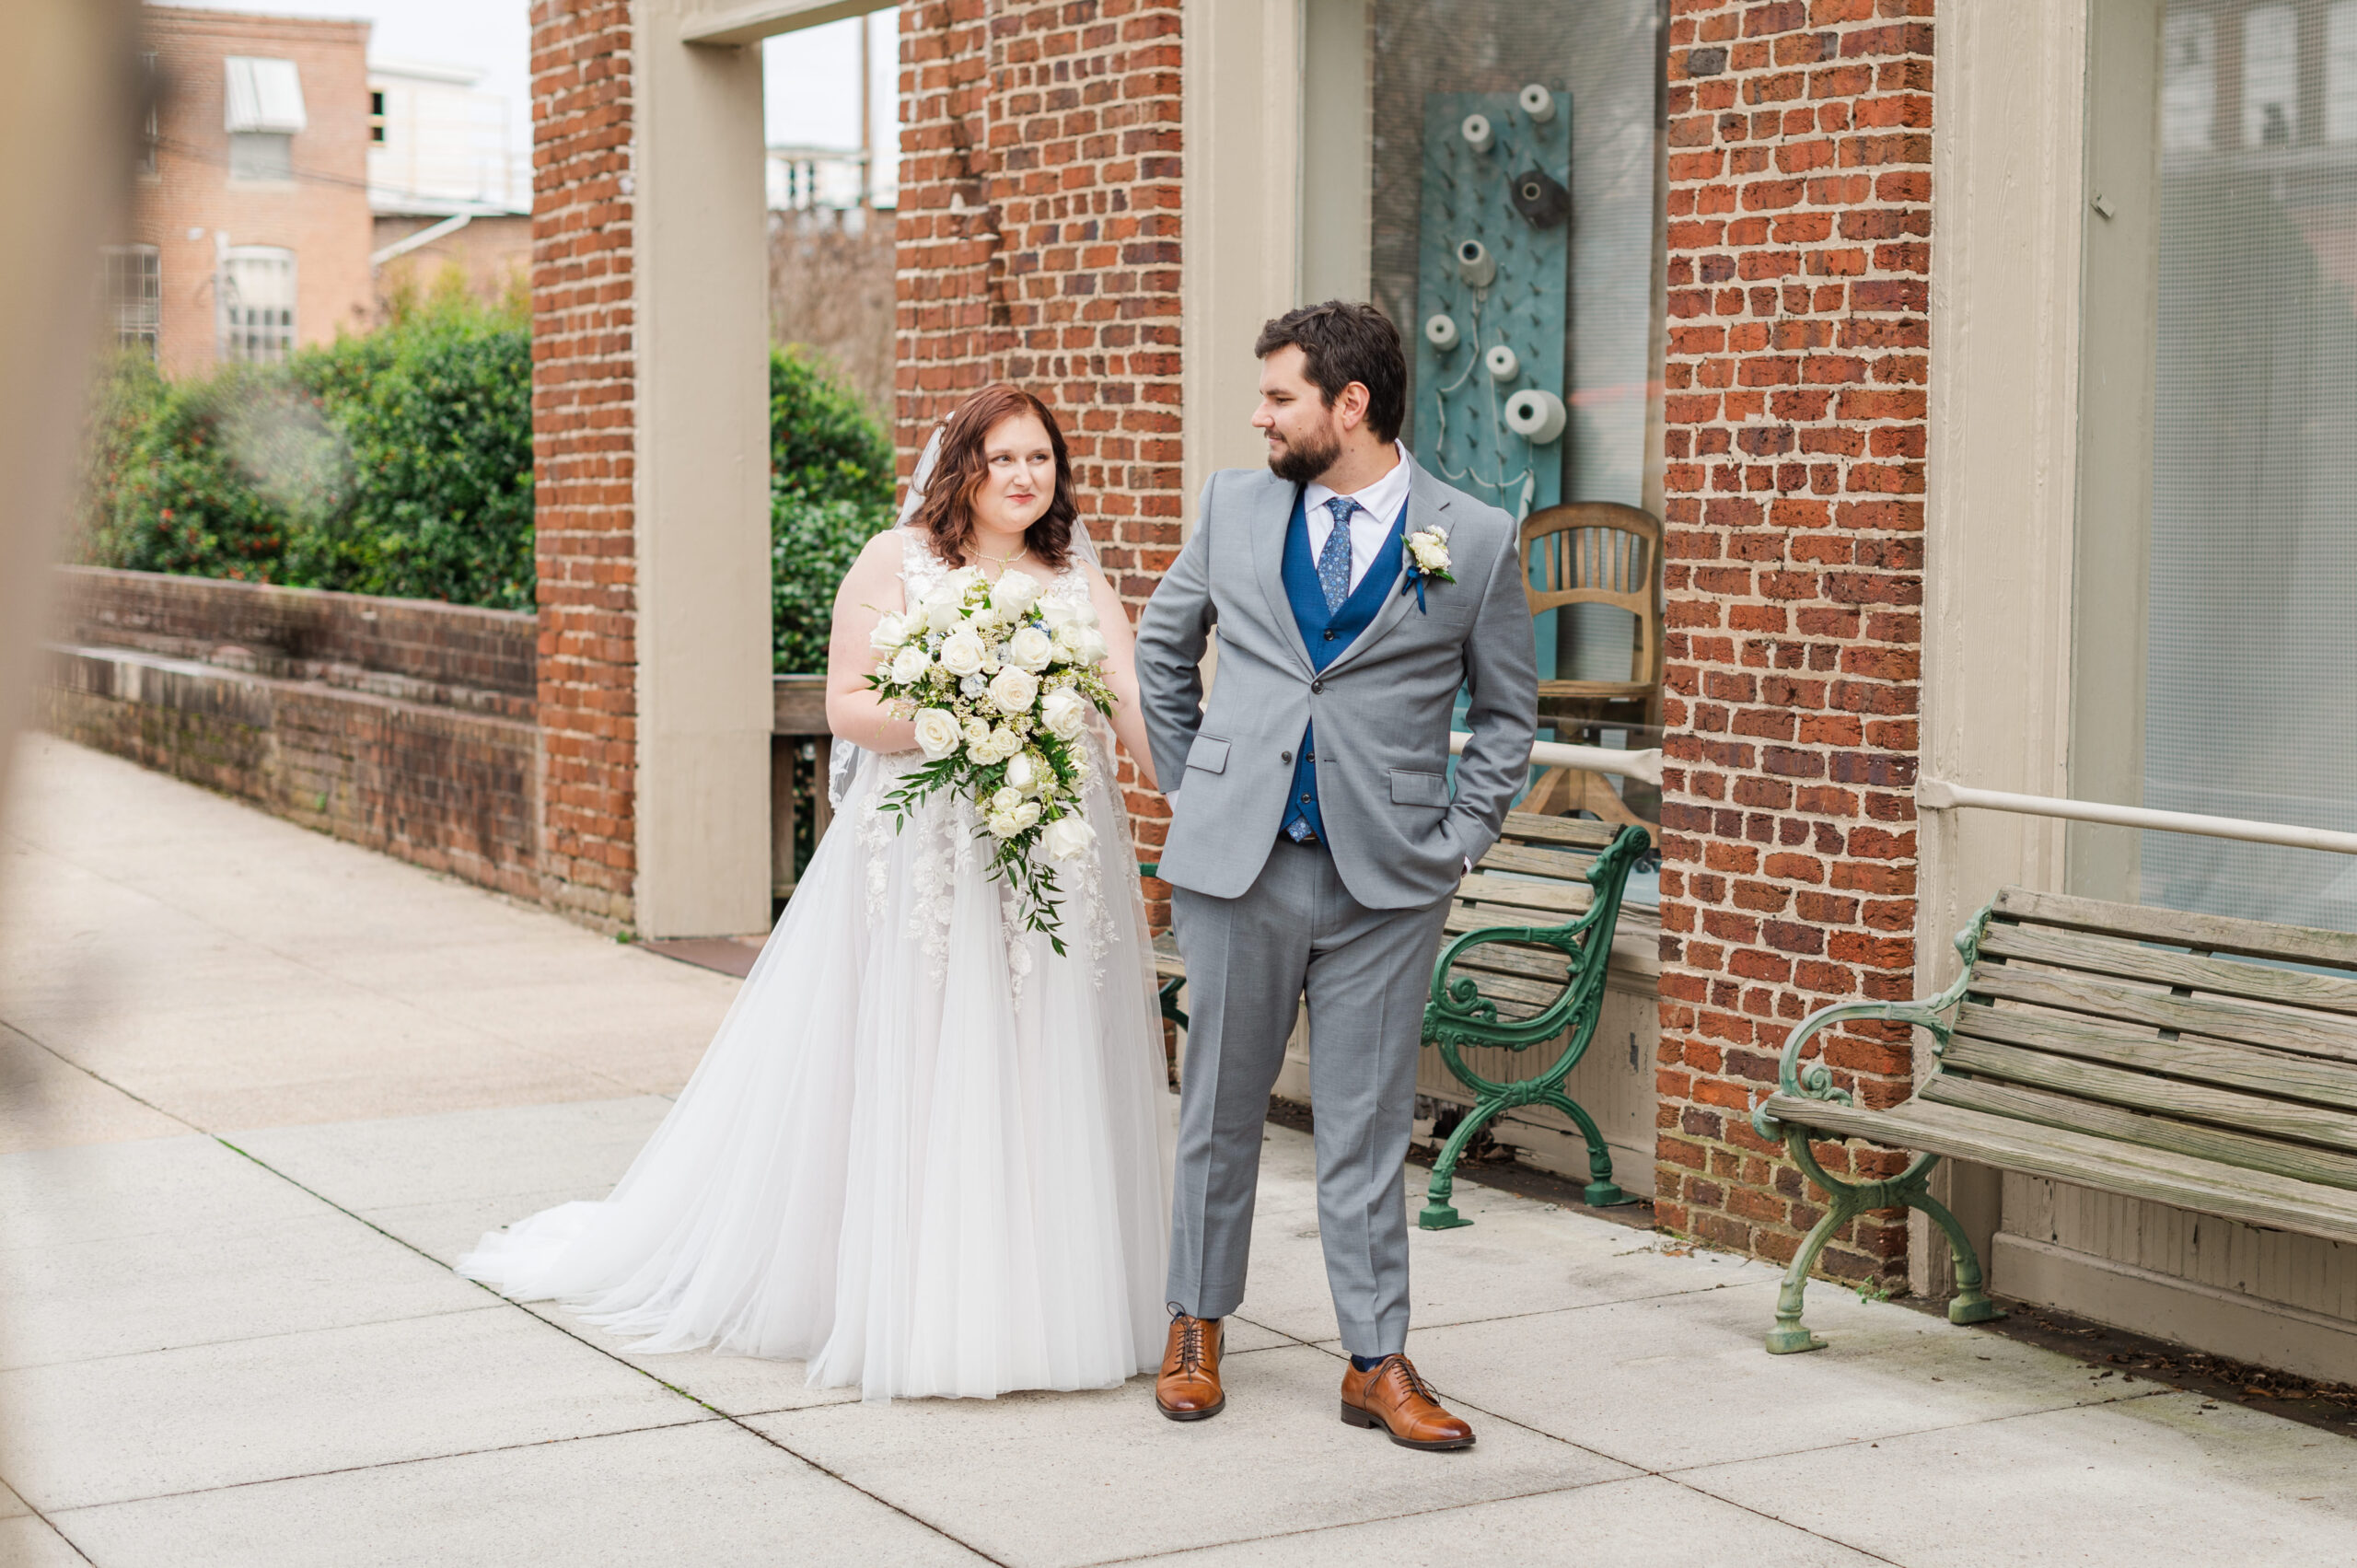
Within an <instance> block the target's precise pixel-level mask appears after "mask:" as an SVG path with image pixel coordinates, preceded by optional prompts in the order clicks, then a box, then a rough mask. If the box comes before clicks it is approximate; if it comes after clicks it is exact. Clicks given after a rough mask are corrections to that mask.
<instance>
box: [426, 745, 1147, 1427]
mask: <svg viewBox="0 0 2357 1568" xmlns="http://www.w3.org/2000/svg"><path fill="white" fill-rule="evenodd" d="M1091 749H1092V751H1093V752H1094V753H1095V761H1096V762H1097V778H1098V779H1099V780H1102V779H1105V778H1108V777H1109V776H1110V773H1109V769H1108V768H1107V766H1106V760H1105V754H1104V749H1103V747H1102V745H1101V744H1100V743H1096V742H1092V745H1091ZM915 761H917V759H915V758H913V757H912V756H900V757H870V758H867V759H865V761H863V762H862V763H861V765H860V768H859V770H858V772H857V773H856V774H855V775H854V776H853V781H852V784H851V785H850V787H849V789H848V790H847V791H846V793H845V797H844V800H843V803H842V809H841V811H840V813H839V815H838V816H837V818H836V819H835V822H834V825H833V826H832V828H830V830H829V831H828V833H827V834H826V836H825V838H824V839H823V840H822V841H821V842H820V844H819V849H818V852H817V854H814V855H813V856H812V859H811V863H810V866H809V870H808V873H807V875H806V876H805V877H803V879H802V881H801V883H800V885H799V887H798V888H797V889H796V890H795V894H794V897H793V899H792V900H791V901H790V902H789V903H788V904H787V906H786V911H785V913H784V917H783V918H782V919H781V920H780V921H779V922H778V924H777V927H776V929H775V930H773V931H772V933H771V935H770V938H769V941H768V943H767V944H766V945H765V946H764V947H762V949H761V957H760V958H759V959H758V960H757V961H756V962H755V964H754V966H753V970H752V973H751V975H750V977H749V979H748V980H747V981H746V982H745V985H744V988H743V990H742V991H741V992H740V993H738V995H737V1000H736V1003H735V1005H733V1006H731V1007H730V1009H729V1011H728V1015H727V1016H726V1019H725V1020H724V1021H723V1022H722V1024H721V1026H720V1030H719V1033H718V1034H717V1035H715V1036H714V1039H713V1042H712V1045H711V1047H710V1048H709V1049H708V1050H707V1051H706V1052H705V1055H704V1058H703V1061H702V1063H701V1064H700V1065H699V1066H698V1067H697V1069H696V1071H695V1074H694V1076H692V1077H691V1078H690V1079H689V1081H688V1085H687V1087H686V1088H685V1089H683V1090H682V1091H680V1094H679V1100H678V1103H677V1104H676V1105H674V1106H673V1108H672V1109H671V1111H670V1114H669V1115H668V1116H667V1117H666V1118H665V1119H664V1121H663V1123H662V1125H661V1126H660V1127H659V1128H657V1129H656V1132H655V1134H654V1136H653V1137H652V1138H651V1139H649V1140H648V1142H647V1144H646V1147H645V1148H644V1150H642V1151H641V1152H640V1154H639V1156H638V1157H637V1159H636V1160H634V1161H633V1163H632V1165H631V1167H630V1169H629V1171H628V1172H627V1173H626V1174H625V1175H624V1176H623V1177H622V1179H621V1184H620V1185H619V1186H617V1187H616V1188H615V1189H614V1191H613V1193H612V1195H611V1196H610V1197H609V1198H607V1199H606V1200H605V1201H604V1202H575V1203H566V1204H563V1205H562V1206H560V1207H557V1208H554V1209H551V1210H548V1211H546V1212H545V1213H543V1214H536V1215H534V1216H532V1217H531V1218H529V1219H527V1220H524V1221H522V1222H520V1223H518V1224H516V1225H511V1226H509V1227H507V1228H506V1229H505V1230H501V1231H494V1232H493V1233H492V1234H491V1235H489V1236H486V1237H483V1240H482V1246H481V1247H480V1249H478V1250H476V1251H474V1252H472V1253H470V1254H468V1255H467V1256H465V1257H463V1258H461V1259H460V1260H459V1265H458V1266H459V1272H461V1273H463V1274H466V1275H468V1276H469V1277H470V1278H473V1279H477V1280H481V1281H482V1282H483V1283H487V1284H489V1285H491V1286H492V1287H493V1288H494V1289H496V1290H498V1291H500V1292H501V1293H503V1294H504V1295H509V1296H511V1297H514V1298H515V1299H517V1300H526V1301H529V1300H541V1299H555V1300H558V1301H561V1302H563V1303H564V1304H565V1305H566V1306H568V1307H572V1308H573V1309H575V1310H576V1311H577V1312H579V1313H580V1314H581V1316H582V1317H583V1318H585V1319H586V1321H588V1322H590V1323H592V1324H594V1325H596V1326H598V1327H599V1328H602V1329H605V1330H610V1331H611V1332H613V1333H616V1334H621V1335H625V1336H632V1337H636V1338H639V1339H641V1340H643V1342H642V1343H639V1344H637V1345H635V1346H634V1347H633V1348H634V1349H636V1350H640V1351H688V1350H695V1349H700V1348H706V1347H709V1348H711V1349H714V1350H716V1351H719V1352H722V1353H735V1354H742V1355H755V1356H768V1357H775V1358H780V1359H785V1360H799V1361H805V1362H807V1364H808V1378H809V1381H810V1383H811V1384H812V1385H813V1386H815V1387H842V1386H847V1385H852V1384H856V1385H858V1386H859V1387H860V1388H861V1389H862V1391H863V1393H864V1395H865V1397H866V1398H868V1399H871V1400H882V1399H890V1398H895V1397H915V1396H923V1395H951V1396H963V1397H979V1398H989V1397H991V1396H993V1395H996V1394H999V1393H1001V1392H1004V1391H1006V1390H1008V1389H1014V1388H1103V1387H1108V1386H1110V1385H1112V1384H1116V1383H1119V1382H1120V1381H1121V1380H1123V1379H1124V1378H1127V1377H1129V1376H1132V1375H1133V1374H1135V1373H1137V1372H1139V1371H1141V1370H1144V1369H1147V1368H1150V1367H1152V1366H1154V1365H1157V1364H1158V1363H1159V1360H1160V1356H1161V1351H1162V1338H1163V1334H1164V1330H1165V1328H1166V1325H1167V1312H1166V1309H1165V1307H1164V1306H1163V1300H1162V1297H1163V1272H1164V1265H1165V1260H1166V1256H1167V1247H1168V1226H1169V1214H1170V1197H1169V1181H1170V1175H1169V1173H1170V1159H1171V1153H1170V1151H1171V1140H1172V1132H1171V1116H1172V1109H1171V1108H1172V1100H1171V1097H1170V1095H1169V1094H1168V1092H1167V1088H1166V1083H1165V1070H1164V1064H1163V1051H1162V1029H1161V1022H1160V1016H1159V1012H1158V1009H1157V1008H1156V1006H1155V1000H1154V974H1153V956H1152V952H1151V949H1150V947H1149V945H1148V937H1147V933H1146V928H1145V923H1144V911H1143V907H1142V906H1141V904H1140V902H1139V900H1138V890H1137V877H1136V871H1135V867H1134V865H1132V863H1131V862H1130V860H1129V849H1130V835H1129V830H1128V823H1127V821H1126V819H1124V817H1123V815H1122V813H1121V812H1120V807H1118V805H1117V804H1116V803H1115V802H1114V800H1113V799H1112V797H1111V796H1110V794H1109V791H1107V790H1106V789H1105V788H1104V787H1103V786H1102V785H1101V784H1092V785H1091V786H1090V789H1089V791H1088V799H1087V810H1088V816H1089V820H1090V823H1091V825H1092V826H1093V827H1094V828H1095V829H1096V831H1097V848H1096V851H1095V852H1094V854H1092V855H1088V856H1084V857H1082V858H1081V859H1080V860H1079V861H1077V862H1068V863H1065V864H1064V865H1062V867H1060V868H1059V881H1060V883H1061V884H1062V890H1063V893H1064V902H1063V906H1062V919H1061V935H1062V937H1063V940H1064V944H1065V947H1066V948H1067V952H1066V954H1065V955H1064V956H1061V957H1059V956H1057V955H1056V954H1055V953H1054V952H1053V951H1052V950H1051V947H1050V946H1049V944H1048V941H1047V939H1046V938H1045V937H1044V936H1041V935H1037V934H1031V933H1025V932H1022V931H1020V930H1019V929H1016V927H1015V925H1014V923H1013V922H1012V921H1011V919H1010V918H1009V911H1010V909H1011V904H1010V903H1009V901H1008V900H1006V899H1005V898H1004V888H1003V885H1002V884H1001V883H999V882H996V881H993V880H992V879H991V878H990V877H989V876H988V874H987V871H986V866H987V864H988V859H987V851H986V849H984V848H983V847H982V846H981V845H978V844H977V843H976V842H974V840H973V837H972V833H973V821H972V817H971V814H970V812H969V811H968V810H967V809H966V808H965V807H961V806H959V805H958V804H956V803H954V802H951V801H949V800H947V799H946V797H944V796H935V797H934V798H933V800H932V801H930V802H929V803H928V804H927V805H926V806H924V807H923V808H921V809H920V811H919V812H918V813H917V815H916V816H914V817H912V818H911V819H910V820H909V821H908V822H907V823H906V825H905V826H904V827H901V828H899V829H896V828H895V827H894V825H893V821H892V819H891V817H890V815H889V814H888V813H887V812H880V811H878V810H877V809H876V804H877V801H878V800H879V799H880V798H881V796H883V795H884V794H886V793H888V791H889V789H890V788H891V785H892V784H893V782H894V781H895V779H896V778H897V776H898V775H899V774H900V772H904V771H905V770H906V769H907V768H908V767H910V766H911V765H913V763H914V762H915Z"/></svg>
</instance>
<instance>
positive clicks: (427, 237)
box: [368, 213, 475, 267]
mask: <svg viewBox="0 0 2357 1568" xmlns="http://www.w3.org/2000/svg"><path fill="white" fill-rule="evenodd" d="M474 221H475V215H474V214H472V213H460V214H459V215H457V216H455V217H447V218H444V219H443V220H442V221H441V222H440V223H437V224H433V225H430V226H427V227H424V228H421V229H419V230H418V231H417V232H416V233H415V234H412V235H411V236H410V237H409V238H406V239H396V240H394V241H393V242H392V243H391V244H390V245H388V246H386V247H385V248H384V249H383V250H372V251H370V252H369V254H368V264H369V265H370V266H371V267H381V266H383V265H384V264H385V263H386V262H388V261H391V260H392V259H393V258H394V257H396V256H406V255H408V254H409V253H410V252H411V251H412V250H417V249H418V248H419V247H420V246H424V245H431V244H433V243H434V242H435V240H437V239H439V238H442V237H443V236H444V235H446V234H456V233H458V232H459V230H460V229H462V228H464V227H466V226H467V225H469V224H470V223H472V222H474Z"/></svg>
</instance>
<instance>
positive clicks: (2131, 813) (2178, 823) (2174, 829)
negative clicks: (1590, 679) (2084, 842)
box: [1627, 753, 2357, 854]
mask: <svg viewBox="0 0 2357 1568" xmlns="http://www.w3.org/2000/svg"><path fill="white" fill-rule="evenodd" d="M1627 755H1634V753H1627ZM1915 804H1916V805H1917V806H1918V807H1922V809H1924V810H1926V811H1953V810H1956V809H1958V808H1959V807H1973V808H1976V809H1979V810H1982V811H2013V812H2018V813H2020V814H2021V815H2023V816H2026V817H2060V818H2061V819H2064V820H2066V821H2072V822H2097V823H2101V824H2102V825H2104V826H2105V827H2109V828H2152V829H2154V830H2158V831H2161V832H2165V833H2198V834H2200V835H2201V836H2202V837H2204V838H2212V839H2240V840H2241V841H2243V842H2246V843H2254V844H2282V845H2285V846H2287V847H2288V848H2292V849H2320V850H2327V851H2329V852H2330V853H2332V854H2357V833H2341V832H2335V831H2334V830H2331V829H2329V828H2303V827H2298V826H2295V825H2293V823H2290V822H2254V821H2250V820H2248V819H2245V818H2241V817H2203V816H2200V815H2197V814H2196V813H2193V812H2190V811H2154V810H2151V809H2148V808H2147V807H2142V806H2113V805H2110V804H2108V803H2107V802H2104V801H2099V800H2065V799H2063V798H2061V796H2050V795H2014V794H2011V793H2009V792H2007V791H2005V790H2001V789H1975V788H1974V787H1973V786H1972V785H1970V784H1951V783H1949V782H1948V781H1947V780H1945V779H1934V778H1922V779H1918V780H1917V781H1916V782H1915Z"/></svg>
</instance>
